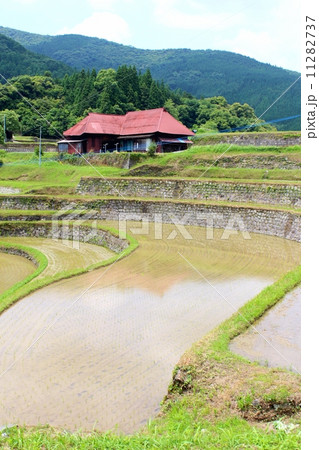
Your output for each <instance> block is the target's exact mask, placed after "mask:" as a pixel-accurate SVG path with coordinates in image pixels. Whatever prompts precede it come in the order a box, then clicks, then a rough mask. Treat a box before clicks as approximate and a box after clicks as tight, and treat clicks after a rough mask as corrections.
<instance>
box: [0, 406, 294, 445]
mask: <svg viewBox="0 0 319 450" xmlns="http://www.w3.org/2000/svg"><path fill="white" fill-rule="evenodd" d="M193 406H195V408H193V409H192V410H191V411H189V408H188V405H186V404H185V402H182V401H181V402H178V403H177V404H175V405H174V406H173V407H172V408H171V410H170V411H169V413H168V414H167V415H166V417H165V420H163V421H162V423H161V424H158V423H157V421H154V422H153V423H151V424H150V425H149V427H148V429H147V431H146V432H145V433H136V434H135V435H133V436H116V435H114V434H111V433H104V434H101V433H94V432H92V433H91V434H90V435H84V434H81V433H74V434H71V433H68V432H65V433H57V432H56V431H55V430H54V429H51V428H49V427H47V428H43V427H42V428H39V427H38V428H35V429H31V430H28V429H26V428H11V429H9V430H7V431H6V434H8V437H3V436H2V437H0V444H3V445H6V446H7V447H5V448H10V449H23V450H40V449H41V450H42V449H47V450H51V449H52V450H53V449H54V450H64V449H79V450H81V449H83V450H84V449H91V450H93V449H94V450H99V449H101V450H102V449H112V450H114V449H123V450H129V449H131V450H140V449H162V450H174V449H175V450H186V449H197V450H206V449H207V450H213V449H225V450H234V449H236V448H238V449H244V448H251V449H264V450H268V449H274V450H280V449H282V450H284V449H285V450H289V449H291V450H295V449H297V448H299V445H300V433H298V432H292V433H287V432H285V431H268V430H262V429H260V428H256V427H252V426H251V425H249V424H248V423H247V422H246V421H245V420H243V419H240V418H238V417H237V418H229V419H226V420H223V421H218V422H217V423H216V424H215V425H212V424H211V423H209V422H208V421H207V420H205V418H204V417H202V415H201V413H200V412H199V411H200V408H201V405H193ZM196 406H197V407H196Z"/></svg>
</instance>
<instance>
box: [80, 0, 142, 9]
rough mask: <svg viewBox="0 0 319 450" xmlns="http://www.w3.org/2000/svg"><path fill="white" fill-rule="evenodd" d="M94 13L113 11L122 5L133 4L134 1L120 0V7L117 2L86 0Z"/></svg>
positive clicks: (111, 0) (115, 0) (113, 0)
mask: <svg viewBox="0 0 319 450" xmlns="http://www.w3.org/2000/svg"><path fill="white" fill-rule="evenodd" d="M87 1H88V3H89V5H90V6H91V7H92V8H93V10H94V11H114V10H115V9H116V8H117V7H119V6H121V5H122V6H123V4H130V3H133V2H134V0H121V5H120V4H119V1H118V0H87Z"/></svg>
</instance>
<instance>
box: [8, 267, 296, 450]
mask: <svg viewBox="0 0 319 450" xmlns="http://www.w3.org/2000/svg"><path fill="white" fill-rule="evenodd" d="M299 283H300V268H299V267H298V268H297V269H295V270H293V271H291V272H289V273H288V274H286V275H284V276H283V277H282V278H281V279H280V280H278V281H277V282H275V283H274V284H273V285H272V286H270V287H267V288H266V289H264V290H263V291H262V292H261V293H260V294H259V295H257V296H256V297H255V298H254V299H253V300H251V301H250V302H248V303H247V304H246V305H245V306H244V307H242V308H241V309H240V310H239V311H238V312H237V313H235V314H234V315H233V316H232V317H231V318H230V319H228V320H226V321H225V322H224V323H223V324H221V325H220V326H219V327H217V328H216V329H215V330H213V331H212V332H211V333H210V334H208V335H207V336H206V337H205V338H203V339H202V340H201V341H200V342H198V343H196V344H195V345H194V346H193V347H192V348H191V349H190V350H189V351H188V352H187V353H186V354H185V355H184V356H183V357H182V359H181V361H180V363H179V365H178V366H177V367H176V369H175V371H174V376H173V382H172V384H171V386H170V388H169V393H168V395H167V398H166V399H165V401H164V403H163V406H162V412H161V414H160V415H159V417H158V418H156V419H155V420H154V421H152V422H150V423H149V424H148V426H147V427H145V429H144V430H142V431H141V432H139V433H136V434H134V435H132V436H116V435H114V434H111V433H95V432H93V431H92V433H90V434H88V435H85V434H82V433H81V432H79V433H74V434H71V433H67V432H61V431H59V430H56V429H53V428H50V427H36V428H17V427H13V428H11V429H9V430H7V431H6V432H5V434H2V437H0V443H2V445H3V446H4V447H5V448H12V449H13V448H14V449H43V448H45V449H61V450H62V449H69V448H77V449H141V448H144V449H165V450H166V449H201V450H202V449H210V450H211V449H218V448H223V449H229V450H230V449H234V448H259V449H265V450H266V449H291V450H292V449H297V448H300V420H299V409H300V401H299V400H300V397H299V396H300V387H299V377H298V375H296V374H293V373H291V372H288V371H285V370H280V369H269V368H267V367H262V366H260V365H258V364H257V363H250V362H248V361H246V360H245V359H244V358H241V357H239V356H236V355H234V354H233V353H231V352H230V351H229V349H228V345H229V342H230V340H231V339H232V338H233V337H235V336H236V335H238V334H239V333H241V332H243V331H244V330H245V329H246V328H247V327H248V326H249V324H250V323H253V322H254V321H255V320H256V319H257V318H258V317H260V316H261V315H262V314H263V313H264V312H265V311H266V310H267V309H268V308H270V307H271V306H272V305H274V304H275V303H276V302H277V301H278V300H280V299H281V298H282V297H283V296H284V295H285V293H286V292H288V291H289V290H291V289H292V288H293V287H295V286H296V285H297V284H299Z"/></svg>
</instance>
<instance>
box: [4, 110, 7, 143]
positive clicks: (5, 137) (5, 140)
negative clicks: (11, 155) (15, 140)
mask: <svg viewBox="0 0 319 450" xmlns="http://www.w3.org/2000/svg"><path fill="white" fill-rule="evenodd" d="M3 129H4V137H3V142H4V143H6V142H7V135H6V115H4V116H3Z"/></svg>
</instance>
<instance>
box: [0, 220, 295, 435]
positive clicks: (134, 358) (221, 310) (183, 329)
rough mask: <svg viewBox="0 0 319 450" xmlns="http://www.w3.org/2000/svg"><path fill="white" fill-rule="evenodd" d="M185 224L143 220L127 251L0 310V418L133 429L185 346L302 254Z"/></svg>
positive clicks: (159, 394)
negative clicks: (157, 225)
mask: <svg viewBox="0 0 319 450" xmlns="http://www.w3.org/2000/svg"><path fill="white" fill-rule="evenodd" d="M107 225H110V226H114V225H115V224H114V223H107ZM129 226H130V227H135V228H140V226H141V225H140V224H130V225H129ZM187 231H188V233H189V236H191V237H192V239H185V238H184V237H181V235H180V234H179V233H178V232H176V229H175V228H174V227H173V226H171V225H164V226H163V239H161V240H158V239H155V230H154V225H150V227H149V230H148V233H147V234H146V235H143V234H136V238H137V239H138V240H139V244H140V246H139V248H138V249H137V250H136V251H135V252H134V253H132V254H131V255H130V256H129V257H128V258H126V259H123V260H121V261H119V262H117V263H115V264H114V265H112V266H109V267H106V268H102V269H99V270H96V271H93V272H89V273H86V274H83V275H80V276H77V277H74V278H71V279H68V280H64V281H60V282H57V283H54V284H52V285H50V286H47V287H45V288H43V289H41V290H39V291H36V292H34V293H33V294H31V295H29V296H28V297H26V298H24V299H23V300H21V301H20V302H18V303H17V304H15V305H13V306H12V307H11V308H10V309H9V310H7V311H5V312H4V313H3V314H2V315H1V316H0V327H1V330H2V333H1V339H0V348H2V354H1V355H0V360H1V368H0V374H1V375H0V376H1V388H0V424H4V423H19V424H22V423H26V424H28V425H36V424H38V423H50V424H51V425H55V426H61V427H64V428H66V429H68V430H73V431H74V430H76V429H79V428H81V429H83V430H87V431H88V430H92V429H93V428H96V429H98V430H106V429H111V428H115V427H116V426H118V430H120V431H123V432H126V433H130V432H133V431H135V430H137V429H139V428H140V426H141V425H142V424H144V423H146V422H147V421H148V419H149V418H151V417H154V416H155V415H156V413H157V412H158V411H159V405H160V401H161V400H162V399H163V397H164V395H165V394H166V392H167V386H168V384H169V382H170V380H171V374H172V370H173V368H174V366H175V364H176V363H177V361H178V360H179V358H180V356H181V355H182V354H183V353H184V352H185V350H186V349H187V348H189V347H190V346H191V344H192V343H193V342H195V341H197V340H199V339H200V338H201V337H202V336H204V335H205V334H206V333H207V332H208V331H210V330H211V329H213V328H214V327H215V326H216V325H218V324H219V323H221V322H222V321H223V320H224V319H225V318H227V317H229V316H230V315H231V314H232V313H233V312H234V311H235V310H237V309H238V308H239V307H240V306H242V305H243V304H244V303H246V302H247V301H248V300H249V299H250V298H252V297H253V296H255V295H256V294H257V293H258V292H259V291H260V290H261V289H262V288H264V287H265V286H267V285H269V284H271V283H272V282H273V281H274V280H275V279H277V278H278V277H279V276H280V275H282V274H283V273H285V272H287V271H288V270H289V269H292V268H293V267H295V266H296V265H297V264H298V263H299V261H300V254H299V252H300V245H299V244H298V243H296V242H292V241H287V240H284V239H279V238H275V237H270V236H262V235H254V234H251V239H250V240H245V239H243V237H242V235H240V234H239V235H237V236H231V237H230V238H229V239H228V240H222V239H221V231H219V230H214V239H213V240H207V239H206V230H205V229H204V228H197V227H187ZM131 233H132V232H131ZM133 234H134V233H133ZM7 241H8V242H14V241H18V242H21V241H20V240H18V238H15V239H9V238H8V239H7ZM31 241H32V240H31V239H29V238H28V245H29V246H35V245H37V248H39V249H40V250H41V251H47V252H48V253H50V252H52V247H51V245H53V244H51V243H49V242H48V241H46V240H40V239H39V240H36V241H34V242H33V241H32V243H31ZM45 241H46V242H45ZM21 243H22V242H21ZM38 245H39V246H41V248H40V247H38ZM62 253H63V252H62ZM70 255H71V253H70ZM70 258H71V256H70ZM103 258H104V259H106V258H105V257H104V256H103ZM65 259H68V254H64V256H63V257H61V258H60V259H59V260H58V261H57V265H59V264H62V262H61V261H65ZM84 262H86V256H85V257H84ZM78 263H79V261H78V260H76V258H75V259H74V257H73V262H71V260H70V262H69V263H68V264H71V265H72V264H78ZM82 263H83V260H82ZM63 264H64V263H63ZM53 267H54V265H53ZM60 269H61V267H60V268H59V270H60ZM47 270H48V269H47ZM17 331H19V332H18V333H17ZM21 379H23V383H21Z"/></svg>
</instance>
